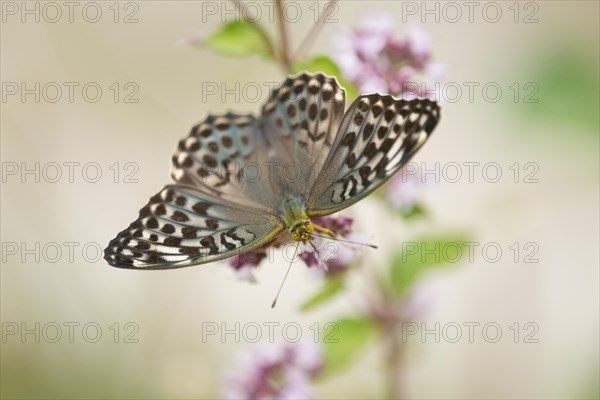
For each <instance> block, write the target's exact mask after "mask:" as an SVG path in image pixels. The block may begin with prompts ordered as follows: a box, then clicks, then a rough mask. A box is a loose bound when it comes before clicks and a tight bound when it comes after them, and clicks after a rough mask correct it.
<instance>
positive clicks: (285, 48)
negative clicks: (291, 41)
mask: <svg viewBox="0 0 600 400" xmlns="http://www.w3.org/2000/svg"><path fill="white" fill-rule="evenodd" d="M282 3H283V0H277V3H276V7H277V15H278V18H277V21H278V22H279V34H280V35H281V46H280V61H281V65H282V66H283V68H284V69H285V72H287V73H288V74H289V73H291V72H292V65H291V60H290V55H289V45H288V34H287V27H286V25H285V20H284V15H283V7H282Z"/></svg>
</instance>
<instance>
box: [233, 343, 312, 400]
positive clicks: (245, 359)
mask: <svg viewBox="0 0 600 400" xmlns="http://www.w3.org/2000/svg"><path fill="white" fill-rule="evenodd" d="M322 366H323V355H322V352H321V348H320V347H319V345H317V344H316V343H313V342H297V343H288V342H281V343H275V344H273V343H270V344H263V345H258V346H257V347H254V348H253V349H251V350H249V351H248V352H246V353H243V354H241V355H240V356H239V357H238V358H237V360H236V362H235V363H234V365H233V366H232V368H231V369H230V370H229V372H228V373H227V376H226V382H225V390H224V397H225V398H226V399H236V400H238V399H239V400H241V399H248V400H258V399H261V400H262V399H265V400H266V399H276V400H279V399H281V400H284V399H286V400H287V399H311V398H313V397H314V393H313V389H312V384H311V381H312V379H313V378H314V377H315V376H316V375H318V373H319V371H320V370H321V368H322Z"/></svg>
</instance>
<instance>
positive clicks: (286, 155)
mask: <svg viewBox="0 0 600 400" xmlns="http://www.w3.org/2000/svg"><path fill="white" fill-rule="evenodd" d="M344 106H345V93H344V90H343V89H341V88H340V87H339V85H338V84H337V81H336V80H335V78H330V77H326V76H324V75H323V74H316V75H307V74H301V75H298V76H296V77H293V78H288V79H287V80H285V81H284V82H283V84H282V85H281V86H280V87H278V88H276V89H275V90H274V91H273V93H272V95H271V97H270V98H269V101H268V102H267V103H266V105H265V106H264V107H263V110H262V115H261V118H260V121H259V128H260V129H261V130H262V132H263V133H264V135H265V136H266V137H267V139H268V142H269V146H270V147H271V150H272V151H273V153H274V154H276V158H277V161H278V162H280V163H282V164H283V167H284V168H287V172H288V173H287V174H286V175H287V176H285V177H283V179H277V185H276V186H277V187H276V188H275V189H276V190H280V191H281V190H282V189H283V190H284V191H285V189H288V190H289V191H291V192H294V193H296V194H308V191H309V189H310V187H311V186H312V185H313V183H314V180H315V178H316V176H317V173H318V171H319V170H320V169H321V167H322V165H323V163H324V161H325V158H326V157H327V155H328V154H329V152H330V149H331V146H332V145H333V141H334V138H335V133H336V131H337V127H338V126H339V123H340V121H341V119H342V116H343V113H344ZM290 164H293V165H290ZM292 170H293V171H299V172H294V174H293V175H292V174H291V173H290V171H292ZM293 171H292V172H293ZM286 185H287V186H288V187H287V188H283V187H281V186H286Z"/></svg>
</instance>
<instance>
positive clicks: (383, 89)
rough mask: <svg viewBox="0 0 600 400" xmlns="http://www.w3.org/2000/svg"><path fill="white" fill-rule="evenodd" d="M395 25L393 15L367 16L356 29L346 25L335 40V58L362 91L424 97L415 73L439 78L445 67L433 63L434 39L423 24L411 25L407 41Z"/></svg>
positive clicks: (333, 44)
mask: <svg viewBox="0 0 600 400" xmlns="http://www.w3.org/2000/svg"><path fill="white" fill-rule="evenodd" d="M393 28H394V21H393V19H392V17H391V16H390V15H389V14H378V15H371V16H367V17H365V18H364V19H363V20H362V22H361V24H360V26H359V28H358V29H355V30H352V29H350V28H348V27H343V28H342V30H341V31H340V32H339V33H338V35H337V36H335V37H334V40H333V42H332V52H333V59H334V60H335V62H336V63H337V64H338V66H339V67H340V70H341V72H342V75H343V76H344V78H346V79H347V80H349V81H350V82H352V83H353V84H355V85H356V86H357V87H358V89H359V92H360V93H389V94H392V95H403V96H407V97H410V96H418V97H423V96H425V95H426V94H427V93H422V92H421V89H420V87H421V85H420V84H419V83H417V82H415V80H414V79H415V73H421V74H424V75H426V76H427V77H428V78H430V79H433V80H436V79H439V78H440V77H441V76H442V75H443V73H444V67H443V66H442V65H441V64H436V63H432V62H431V60H430V59H431V53H430V39H429V37H428V36H427V34H426V33H425V32H424V31H423V30H422V28H421V27H420V26H418V25H415V26H412V27H410V28H409V30H408V32H407V34H406V38H405V39H403V40H402V39H397V38H395V37H394V33H393Z"/></svg>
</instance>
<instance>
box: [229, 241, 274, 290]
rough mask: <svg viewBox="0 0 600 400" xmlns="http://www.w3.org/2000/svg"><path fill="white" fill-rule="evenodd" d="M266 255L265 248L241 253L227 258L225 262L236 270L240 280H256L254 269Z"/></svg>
mask: <svg viewBox="0 0 600 400" xmlns="http://www.w3.org/2000/svg"><path fill="white" fill-rule="evenodd" d="M265 257H267V253H266V251H265V249H259V250H255V251H250V252H247V253H241V254H238V255H235V256H233V257H230V258H228V259H227V263H228V264H229V265H230V266H231V267H232V268H233V269H234V270H235V271H236V274H237V277H238V279H239V280H241V281H247V282H252V283H254V282H256V278H255V277H254V269H255V268H256V267H257V266H258V264H260V262H261V261H262V260H263V259H264V258H265Z"/></svg>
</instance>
